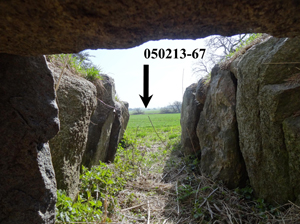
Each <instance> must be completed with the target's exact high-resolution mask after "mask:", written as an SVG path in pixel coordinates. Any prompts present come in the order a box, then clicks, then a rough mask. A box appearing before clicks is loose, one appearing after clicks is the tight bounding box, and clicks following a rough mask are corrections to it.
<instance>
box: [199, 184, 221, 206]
mask: <svg viewBox="0 0 300 224" xmlns="http://www.w3.org/2000/svg"><path fill="white" fill-rule="evenodd" d="M218 189H219V188H218V187H217V188H216V189H214V190H213V191H212V192H211V193H210V194H209V195H208V196H207V197H206V198H205V199H204V201H203V202H202V203H201V205H200V206H199V208H201V207H202V206H203V205H204V204H205V202H207V199H208V198H209V197H210V196H212V194H213V193H215V192H216V191H217V190H218Z"/></svg>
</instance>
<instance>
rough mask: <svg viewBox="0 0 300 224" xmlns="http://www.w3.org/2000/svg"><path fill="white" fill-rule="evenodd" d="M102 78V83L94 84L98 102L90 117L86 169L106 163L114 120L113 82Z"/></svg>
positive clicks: (85, 157)
mask: <svg viewBox="0 0 300 224" xmlns="http://www.w3.org/2000/svg"><path fill="white" fill-rule="evenodd" d="M102 77H103V80H102V81H97V82H96V83H95V84H96V88H97V98H98V102H97V107H96V109H95V111H94V114H93V115H92V117H91V123H90V126H89V132H88V141H87V148H86V152H85V154H84V160H83V165H84V166H87V167H91V166H93V165H98V164H99V161H102V162H104V161H106V157H107V152H108V148H109V143H110V136H111V131H112V126H113V123H114V120H115V114H116V108H115V95H116V91H115V82H114V80H113V78H111V77H109V76H107V75H102Z"/></svg>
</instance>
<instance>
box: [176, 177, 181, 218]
mask: <svg viewBox="0 0 300 224" xmlns="http://www.w3.org/2000/svg"><path fill="white" fill-rule="evenodd" d="M175 189H176V195H177V200H176V201H177V214H178V215H179V210H180V209H179V198H178V189H177V181H176V184H175Z"/></svg>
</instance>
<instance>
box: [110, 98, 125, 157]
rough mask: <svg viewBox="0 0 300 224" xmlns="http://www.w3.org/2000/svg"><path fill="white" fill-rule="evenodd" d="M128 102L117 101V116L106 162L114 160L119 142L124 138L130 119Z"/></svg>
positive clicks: (112, 129)
mask: <svg viewBox="0 0 300 224" xmlns="http://www.w3.org/2000/svg"><path fill="white" fill-rule="evenodd" d="M128 106H129V105H128V103H126V102H125V104H124V103H123V102H116V103H115V108H116V112H115V118H114V122H113V124H112V128H111V133H110V140H109V146H108V149H107V153H106V158H105V162H113V161H114V159H115V154H116V152H117V148H118V145H119V142H120V141H121V139H122V138H123V135H124V132H125V130H126V127H127V124H128V121H129V111H128Z"/></svg>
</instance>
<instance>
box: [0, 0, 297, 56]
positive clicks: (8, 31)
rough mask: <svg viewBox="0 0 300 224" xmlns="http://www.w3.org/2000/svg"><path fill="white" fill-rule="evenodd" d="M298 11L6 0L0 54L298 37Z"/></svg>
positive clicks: (163, 2)
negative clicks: (248, 36) (240, 36)
mask: <svg viewBox="0 0 300 224" xmlns="http://www.w3.org/2000/svg"><path fill="white" fill-rule="evenodd" d="M299 11H300V5H299V4H298V2H297V1H294V0H286V1H282V0H268V1H254V0H251V1H249V0H243V1H235V0H227V1H219V0H211V1H194V0H182V1H170V0H160V1H157V0H149V1H141V0H139V1H125V0H111V1H94V0H77V1H71V0H57V1H35V0H28V1H25V2H24V1H21V0H15V1H1V2H0V33H1V36H0V49H1V50H0V52H1V53H11V54H19V55H37V54H51V53H62V52H64V53H67V52H70V53H71V52H78V51H81V50H83V49H87V48H90V49H96V48H129V47H133V46H136V45H139V44H142V43H144V42H146V41H148V40H157V39H167V38H168V39H196V38H200V37H205V36H209V35H212V34H221V35H226V36H230V35H233V34H237V33H261V32H265V33H269V34H272V35H273V36H274V35H275V36H276V35H277V36H281V37H285V36H296V35H299V33H300V31H299V30H300V28H299V27H300V24H299V20H300V14H299Z"/></svg>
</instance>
